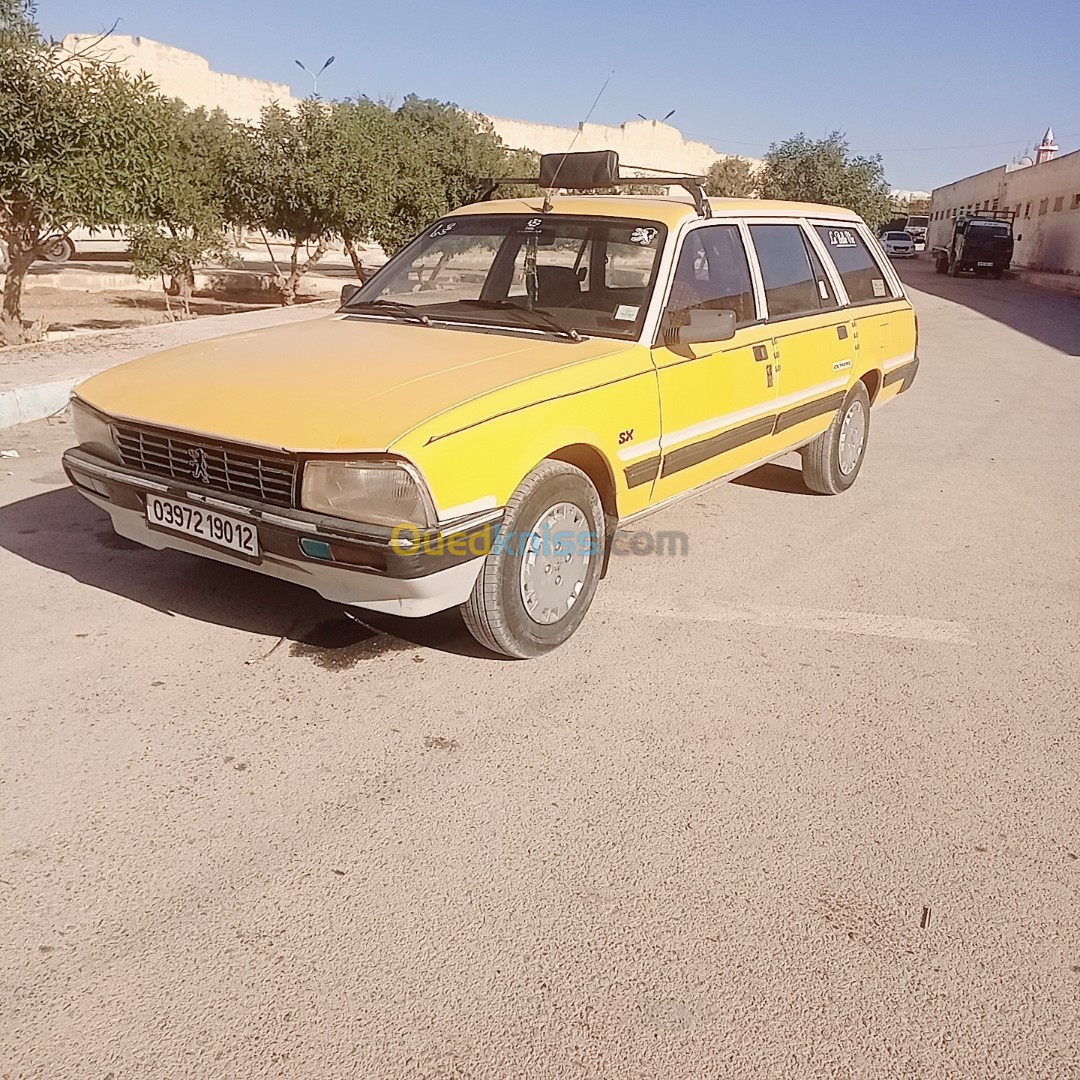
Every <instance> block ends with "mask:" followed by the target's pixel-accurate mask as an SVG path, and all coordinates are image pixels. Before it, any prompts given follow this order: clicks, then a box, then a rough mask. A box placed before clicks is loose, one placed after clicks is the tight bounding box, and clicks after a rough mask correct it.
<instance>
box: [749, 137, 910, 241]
mask: <svg viewBox="0 0 1080 1080" xmlns="http://www.w3.org/2000/svg"><path fill="white" fill-rule="evenodd" d="M760 187H761V196H762V198H765V199H791V200H793V201H797V202H816V203H827V204H829V205H832V206H845V207H847V208H848V209H849V210H854V211H855V213H857V214H859V215H860V216H861V217H862V218H863V219H864V220H865V221H866V222H867V224H869V225H870V226H871V228H873V227H875V226H877V225H879V224H880V223H881V222H883V221H886V220H888V218H889V216H890V214H891V200H890V197H889V186H888V184H886V183H885V167H884V165H883V164H882V161H881V157H880V155H874V156H873V157H854V156H852V155H851V153H850V149H849V146H848V142H847V139H846V138H845V137H844V136H843V134H842V133H841V132H839V131H834V132H833V133H832V134H831V135H829V136H828V138H825V139H819V140H814V139H808V138H807V137H806V136H805V135H802V134H799V135H796V136H794V137H793V138H790V139H786V140H785V141H784V142H782V143H780V144H778V145H777V144H775V143H774V144H773V145H772V146H771V147H770V148H769V152H768V153H767V154H766V155H765V167H764V168H763V169H762V171H761V174H760Z"/></svg>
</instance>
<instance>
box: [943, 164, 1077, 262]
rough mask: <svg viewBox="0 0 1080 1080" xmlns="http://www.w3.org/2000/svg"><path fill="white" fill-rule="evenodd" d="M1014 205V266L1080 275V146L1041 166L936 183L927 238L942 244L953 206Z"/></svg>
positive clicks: (1015, 167) (948, 232)
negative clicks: (941, 183) (939, 185)
mask: <svg viewBox="0 0 1080 1080" xmlns="http://www.w3.org/2000/svg"><path fill="white" fill-rule="evenodd" d="M982 209H990V210H1012V211H1015V212H1016V219H1015V232H1016V235H1017V236H1018V237H1019V239H1018V240H1017V241H1016V246H1015V248H1014V250H1013V265H1014V266H1020V267H1025V268H1027V269H1030V270H1048V271H1052V272H1054V273H1063V274H1080V151H1077V152H1076V153H1073V154H1066V155H1065V156H1064V157H1059V158H1054V159H1053V160H1051V161H1047V162H1044V163H1043V164H1042V165H1002V166H1000V167H999V168H997V169H990V170H988V171H987V172H983V173H978V174H976V175H975V176H968V177H965V178H964V179H963V180H957V181H956V182H955V183H953V184H946V185H945V186H944V187H940V188H935V189H934V193H933V202H932V203H931V206H930V213H931V221H930V243H931V245H944V244H946V243H947V242H948V239H949V236H950V235H951V231H952V225H951V222H952V218H953V216H954V214H953V211H955V212H956V214H963V213H965V212H967V211H971V210H982Z"/></svg>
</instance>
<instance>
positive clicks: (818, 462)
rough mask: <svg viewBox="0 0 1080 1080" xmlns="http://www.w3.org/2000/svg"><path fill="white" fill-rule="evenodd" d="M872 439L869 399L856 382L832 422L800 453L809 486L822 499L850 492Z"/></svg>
mask: <svg viewBox="0 0 1080 1080" xmlns="http://www.w3.org/2000/svg"><path fill="white" fill-rule="evenodd" d="M869 435H870V395H869V394H868V393H867V392H866V384H865V383H862V382H857V383H856V384H855V385H854V386H853V387H852V388H851V390H850V391H849V392H848V395H847V397H846V398H845V399H844V404H843V405H841V407H840V409H839V411H838V412H837V414H836V416H835V417H833V422H832V423H831V424H830V425H829V427H828V429H827V430H826V431H823V432H822V433H821V434H820V435H819V436H818V437H817V438H816V439H815V440H814V441H813V442H811V443H808V444H807V445H806V446H804V447H803V448H802V450H801V451H800V453H801V455H802V473H803V480H804V481H805V482H806V486H807V487H808V488H809V489H810V490H811V491H816V492H818V493H819V494H821V495H839V494H840V493H841V492H842V491H847V489H848V488H849V487H851V485H852V484H854V483H855V478H856V477H857V476H858V475H859V470H860V469H861V468H862V463H863V458H864V457H865V456H866V441H867V438H868V437H869Z"/></svg>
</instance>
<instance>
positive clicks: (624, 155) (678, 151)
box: [488, 116, 756, 175]
mask: <svg viewBox="0 0 1080 1080" xmlns="http://www.w3.org/2000/svg"><path fill="white" fill-rule="evenodd" d="M488 119H489V120H490V121H491V124H492V126H493V127H494V129H495V133H496V134H497V135H498V136H499V138H500V139H502V141H503V142H504V143H506V145H507V146H509V147H511V148H512V149H515V150H519V149H529V150H535V151H536V152H537V153H540V154H561V153H564V152H565V151H566V150H567V149H568V148H569V147H570V145H571V143H573V148H574V150H575V151H577V150H615V151H617V152H618V155H619V162H620V164H621V165H622V166H624V167H627V166H638V167H640V168H642V169H645V170H651V169H655V170H657V171H660V172H676V173H690V174H691V175H698V174H702V173H705V172H707V171H708V169H709V166H710V165H712V163H713V162H714V161H716V160H717V159H719V158H725V157H730V156H731V155H729V154H722V153H721V152H720V151H719V150H716V149H714V148H713V147H711V146H710V145H709V144H708V143H703V142H695V141H694V140H690V139H686V138H684V137H683V134H682V132H681V131H679V129H678V128H675V127H672V126H671V125H670V124H665V123H663V121H660V120H630V121H628V122H627V123H625V124H620V125H619V126H618V127H610V126H608V125H606V124H580V125H579V126H578V127H576V128H570V127H558V126H556V125H554V124H535V123H532V122H530V121H528V120H511V119H508V118H507V117H504V116H491V117H488ZM748 160H751V161H755V159H748ZM755 164H756V161H755Z"/></svg>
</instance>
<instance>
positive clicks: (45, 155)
mask: <svg viewBox="0 0 1080 1080" xmlns="http://www.w3.org/2000/svg"><path fill="white" fill-rule="evenodd" d="M35 14H36V3H35V0H0V264H3V263H5V262H6V267H5V266H3V265H0V270H2V269H6V274H5V279H4V290H3V305H2V309H0V323H2V326H0V344H4V343H13V342H18V341H23V340H27V338H28V337H29V336H31V335H32V334H35V333H37V332H38V331H35V330H34V328H33V327H31V326H29V325H28V324H27V322H26V320H25V318H24V312H23V290H24V286H25V282H26V275H27V272H28V271H29V269H30V267H31V265H32V264H33V263H34V261H35V260H37V259H38V258H40V257H42V255H43V254H44V252H45V251H46V250H47V249H48V248H49V246H50V245H54V244H56V243H57V242H63V238H65V237H66V236H67V234H68V233H70V232H71V231H72V230H73V229H76V228H89V229H105V228H122V229H123V230H124V231H125V233H126V234H127V236H128V238H129V241H130V254H131V258H132V268H133V271H134V272H135V274H136V275H137V276H140V277H144V278H159V279H160V281H161V284H162V290H163V293H164V295H165V297H166V305H167V307H168V309H169V314H170V315H172V316H174V317H175V316H179V315H186V314H189V313H190V311H191V301H192V295H193V293H194V291H195V282H196V273H197V271H199V270H200V269H201V268H204V267H207V266H211V265H218V266H220V265H226V266H227V265H229V264H230V262H231V261H232V260H233V258H234V255H233V251H234V246H235V242H236V240H237V238H238V237H241V236H243V235H244V234H245V233H249V234H254V235H257V236H259V237H261V239H262V241H263V243H264V244H265V246H266V250H267V252H268V253H269V255H270V259H271V263H272V265H273V267H274V280H275V284H276V288H277V293H278V298H279V299H280V302H281V303H283V304H292V303H295V302H296V300H297V298H298V296H299V295H300V290H301V285H302V281H303V278H304V275H305V274H306V273H308V272H309V271H310V270H311V269H312V268H313V267H315V266H317V265H318V263H319V260H320V259H322V258H323V256H324V255H325V254H326V252H327V251H328V250H329V249H330V248H331V247H332V246H335V245H337V246H340V247H342V248H344V251H345V253H346V254H347V255H348V256H349V257H350V259H351V261H352V264H353V269H354V271H355V273H356V276H357V278H358V279H359V280H360V281H365V280H366V278H367V276H368V274H369V272H370V270H369V268H368V267H366V266H364V263H363V257H362V249H363V245H364V244H365V243H369V242H372V243H376V244H378V245H379V246H381V247H382V249H383V250H384V251H385V252H387V253H388V254H389V253H392V252H394V251H396V250H397V249H398V248H400V247H401V246H402V245H403V244H404V243H406V242H407V241H408V240H409V239H411V237H412V236H414V235H415V234H416V233H417V232H418V231H419V230H420V229H421V228H422V227H423V226H424V225H425V224H427V223H428V222H430V221H431V220H433V219H434V218H437V217H438V216H440V215H441V214H444V213H446V212H447V211H448V210H450V209H452V208H454V207H456V206H460V205H461V204H462V203H465V202H469V201H470V200H472V199H473V198H475V196H476V194H477V190H478V183H479V180H480V179H481V178H482V177H485V176H528V175H535V170H536V155H535V154H533V153H532V152H531V151H527V150H511V149H509V148H507V147H506V146H504V145H503V143H502V142H501V141H500V140H499V138H498V136H496V135H495V133H494V132H493V131H492V129H491V127H490V125H489V124H488V122H487V121H486V120H485V119H483V118H482V117H477V116H475V115H474V114H471V113H467V112H465V111H464V110H462V109H459V108H458V107H457V106H455V105H452V104H449V103H445V102H439V101H431V100H423V99H420V98H417V97H413V96H409V97H407V98H405V100H404V101H403V102H402V103H401V104H400V105H398V106H396V107H395V106H394V105H393V104H392V103H389V102H382V101H375V100H371V99H368V98H363V97H361V98H357V99H355V100H347V101H332V102H323V101H320V100H318V99H310V100H308V101H305V102H303V103H302V104H301V105H300V107H299V108H297V109H295V110H293V111H289V110H287V109H284V108H281V107H279V106H270V107H269V108H267V109H265V110H264V111H263V114H262V117H261V120H260V122H259V123H258V124H257V125H244V124H240V123H237V122H236V121H233V120H231V119H230V118H229V117H227V116H226V115H225V114H224V113H223V112H221V111H220V110H219V111H216V112H213V113H208V112H206V111H205V110H203V109H190V108H188V107H187V106H186V105H184V103H183V102H181V101H179V100H177V99H169V98H166V97H165V96H163V95H161V94H160V93H158V92H157V90H156V88H155V87H154V85H153V84H152V83H151V82H150V81H149V80H148V79H146V78H145V77H134V78H133V77H131V76H129V75H128V74H126V73H125V72H124V71H122V70H121V69H120V68H119V67H117V66H116V65H115V64H111V63H109V62H107V61H104V60H101V59H99V58H97V57H96V56H95V54H94V48H93V46H92V45H91V46H89V47H88V48H86V49H84V50H82V51H81V52H80V53H76V54H74V55H72V54H69V53H66V52H64V50H63V49H61V48H60V46H59V45H58V44H57V43H55V42H51V41H47V40H45V39H44V38H43V37H42V35H41V33H40V31H39V30H38V27H37V25H36V23H35ZM707 186H708V191H709V194H711V195H718V196H719V195H725V196H736V197H766V198H784V199H802V200H806V201H814V202H829V203H835V204H839V205H842V206H848V207H850V208H851V209H853V210H856V211H857V212H858V213H860V214H862V216H863V217H865V218H866V219H867V221H868V222H869V223H870V224H871V226H876V225H878V224H879V223H881V222H883V221H885V220H887V219H888V218H889V216H890V213H891V210H892V208H891V206H890V204H889V197H888V188H887V187H886V185H885V182H884V171H883V167H882V164H881V159H880V158H877V157H873V158H859V157H852V156H851V154H850V153H849V151H848V146H847V143H846V142H845V140H844V139H843V137H842V136H841V135H839V134H838V133H837V134H833V135H832V136H830V137H829V138H827V139H824V140H821V141H819V142H814V141H812V140H808V139H807V138H806V137H805V136H803V135H798V136H796V137H795V138H793V139H789V140H787V141H785V142H783V143H780V144H778V145H774V146H773V147H772V148H770V150H769V153H768V155H767V156H766V158H765V163H764V165H763V166H762V167H755V165H754V164H753V163H751V162H749V161H747V160H746V159H743V158H738V157H729V158H725V159H722V160H720V161H718V162H716V163H715V164H714V165H713V167H712V168H711V169H710V170H709V174H708V185H707ZM508 193H511V192H508ZM513 193H515V194H525V193H527V191H522V190H520V189H518V190H516V191H515V192H513ZM282 237H284V238H285V239H286V240H287V241H288V243H289V245H290V252H289V256H288V259H287V260H280V261H279V260H278V259H277V258H276V257H275V255H274V252H273V249H272V247H271V244H270V240H271V238H274V239H277V240H280V238H282ZM173 297H175V298H176V301H175V303H176V307H175V309H174V308H173V302H172V300H171V298H173Z"/></svg>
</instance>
